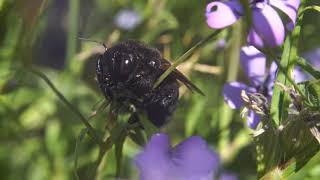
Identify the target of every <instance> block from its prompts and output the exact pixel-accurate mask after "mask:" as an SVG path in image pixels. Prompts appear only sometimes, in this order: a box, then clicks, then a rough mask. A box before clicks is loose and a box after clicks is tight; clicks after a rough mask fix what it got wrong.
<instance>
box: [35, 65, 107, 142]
mask: <svg viewBox="0 0 320 180" xmlns="http://www.w3.org/2000/svg"><path fill="white" fill-rule="evenodd" d="M29 72H31V73H32V74H34V75H36V76H38V77H39V78H41V79H42V80H44V81H45V82H46V83H47V84H48V86H49V87H50V88H51V90H52V91H53V92H54V93H55V94H56V95H57V96H58V98H59V99H60V100H61V101H62V102H63V103H64V104H65V105H66V106H67V107H68V108H69V109H70V110H71V111H72V112H74V113H75V114H76V115H77V116H78V117H79V118H80V120H81V121H82V123H83V124H84V125H85V126H86V127H87V129H88V135H89V136H90V137H91V138H92V139H93V140H94V141H96V143H97V144H99V145H100V146H101V145H102V144H103V143H102V141H101V140H100V138H99V137H98V136H97V134H96V132H95V130H94V128H93V127H92V126H91V125H90V124H89V122H88V120H87V119H86V118H85V117H84V116H83V115H82V114H81V113H80V111H79V110H78V109H77V108H76V107H74V106H73V105H72V104H71V103H70V102H69V101H68V100H67V99H66V98H65V97H64V96H63V94H62V93H61V92H60V91H59V90H58V89H57V88H56V87H55V86H54V84H53V83H52V82H51V81H50V79H49V78H48V77H47V76H46V75H45V74H44V73H42V72H40V71H37V70H35V69H29Z"/></svg>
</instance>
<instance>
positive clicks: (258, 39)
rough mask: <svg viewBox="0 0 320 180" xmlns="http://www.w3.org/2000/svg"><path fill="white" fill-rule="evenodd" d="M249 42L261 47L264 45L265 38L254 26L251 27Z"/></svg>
mask: <svg viewBox="0 0 320 180" xmlns="http://www.w3.org/2000/svg"><path fill="white" fill-rule="evenodd" d="M247 42H248V44H250V45H253V46H255V47H260V48H263V47H264V42H263V40H262V39H261V37H260V36H259V35H258V33H257V32H256V31H255V30H254V29H253V28H251V29H250V31H249V34H248V37H247Z"/></svg>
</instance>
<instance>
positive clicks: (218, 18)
mask: <svg viewBox="0 0 320 180" xmlns="http://www.w3.org/2000/svg"><path fill="white" fill-rule="evenodd" d="M249 3H250V7H251V10H252V27H251V29H250V31H249V34H248V38H247V40H248V43H249V44H251V45H254V46H256V47H263V46H265V45H267V46H269V47H276V46H279V45H281V44H282V43H283V41H284V37H285V29H287V30H290V31H291V30H292V29H293V27H294V25H295V23H296V18H297V11H298V8H299V5H300V0H250V1H249ZM276 10H280V11H282V12H283V13H284V14H286V15H287V16H288V18H289V19H290V21H289V22H288V23H286V25H284V24H283V21H282V20H281V18H280V16H279V14H278V13H277V11H276ZM243 15H244V10H243V9H242V6H241V4H240V2H239V0H229V1H221V0H217V1H214V2H211V3H209V4H208V5H207V9H206V17H207V24H208V25H209V27H211V28H214V29H221V28H225V27H227V26H230V25H232V24H233V23H235V22H236V21H237V20H238V19H239V18H240V17H241V16H243Z"/></svg>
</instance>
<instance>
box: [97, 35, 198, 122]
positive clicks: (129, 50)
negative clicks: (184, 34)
mask: <svg viewBox="0 0 320 180" xmlns="http://www.w3.org/2000/svg"><path fill="white" fill-rule="evenodd" d="M170 66H171V64H170V62H169V61H167V60H165V59H164V58H163V57H162V55H161V53H160V52H159V51H158V50H157V49H154V48H151V47H148V46H147V45H145V44H143V43H141V42H138V41H134V40H128V41H124V42H121V43H119V44H116V45H115V46H113V47H111V48H109V49H106V51H105V52H104V54H103V55H101V56H100V57H99V59H98V62H97V66H96V73H97V79H98V83H99V85H100V88H101V90H102V92H103V94H104V95H105V97H106V98H107V99H109V100H111V102H112V103H113V104H117V106H118V107H119V106H120V107H121V108H122V109H127V110H129V108H130V107H132V105H133V106H134V107H135V109H138V110H143V111H145V112H146V114H147V116H148V118H149V119H150V120H151V122H152V123H153V124H154V125H155V126H157V127H161V126H163V125H164V124H165V123H166V122H167V121H168V119H169V117H170V116H171V115H172V113H173V111H174V110H175V109H176V106H177V102H178V97H179V84H178V81H177V80H179V81H180V82H182V83H183V84H185V85H186V86H187V87H188V88H189V89H190V90H191V91H196V92H198V93H200V94H203V93H202V92H201V90H200V89H198V88H197V87H196V86H195V85H193V84H192V83H191V82H190V81H189V80H188V79H187V78H186V77H185V76H184V75H183V74H182V73H181V72H180V71H178V70H177V69H175V70H174V71H173V72H172V73H171V74H170V75H169V76H168V77H167V78H166V79H165V80H164V81H162V83H161V84H160V85H159V86H158V87H157V88H155V89H153V85H154V84H155V82H156V81H157V79H158V78H159V77H160V76H161V74H163V73H164V72H165V71H166V70H167V69H168V68H169V67H170Z"/></svg>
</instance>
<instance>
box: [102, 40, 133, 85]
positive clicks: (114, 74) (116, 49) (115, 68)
mask: <svg viewBox="0 0 320 180" xmlns="http://www.w3.org/2000/svg"><path fill="white" fill-rule="evenodd" d="M137 60H138V57H137V55H136V53H135V52H134V51H133V49H130V48H128V47H126V46H124V45H123V44H118V45H116V46H113V47H111V48H110V49H108V50H106V52H105V53H104V54H103V55H102V56H101V57H100V58H99V61H98V66H97V68H98V69H99V68H100V69H101V71H102V73H103V74H109V76H110V78H111V79H112V81H113V82H115V83H117V82H126V81H129V80H131V79H132V77H133V76H134V73H135V70H136V68H137V65H138V64H137Z"/></svg>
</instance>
